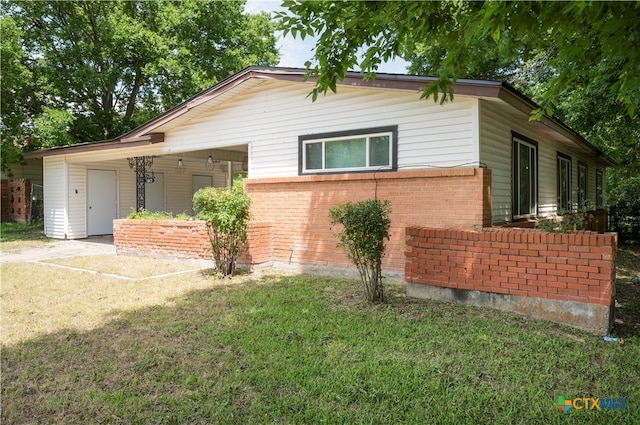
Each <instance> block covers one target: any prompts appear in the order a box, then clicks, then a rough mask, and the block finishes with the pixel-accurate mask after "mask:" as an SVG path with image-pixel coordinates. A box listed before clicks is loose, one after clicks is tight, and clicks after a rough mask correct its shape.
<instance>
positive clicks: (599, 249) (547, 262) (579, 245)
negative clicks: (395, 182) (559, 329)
mask: <svg viewBox="0 0 640 425" xmlns="http://www.w3.org/2000/svg"><path fill="white" fill-rule="evenodd" d="M406 241H407V252H406V256H407V260H406V265H405V279H406V282H407V283H409V284H416V285H414V288H416V289H420V288H419V286H420V285H428V286H435V287H442V288H451V289H452V290H457V291H460V290H462V291H478V292H486V293H492V294H503V295H506V296H514V297H529V298H539V299H545V300H546V301H549V302H552V301H554V300H557V301H560V302H569V303H584V304H592V305H597V306H601V307H597V308H596V310H597V311H598V312H599V313H598V314H600V313H603V312H605V311H608V310H609V308H610V307H611V306H612V305H613V297H614V295H615V272H616V265H615V260H616V251H617V234H615V233H606V234H599V233H596V232H589V231H584V232H575V233H567V234H557V233H548V232H543V231H540V230H534V229H513V228H512V229H504V228H491V229H485V230H483V231H472V230H451V229H435V228H423V227H408V228H407V229H406ZM548 304H549V305H551V304H552V303H548ZM568 305H572V306H574V307H576V305H575V304H564V307H562V308H557V306H554V307H553V309H552V310H553V311H551V312H550V315H547V316H545V318H548V319H550V320H556V321H561V322H567V320H565V319H566V317H565V316H566V315H567V314H566V311H563V310H566V308H567V306H568ZM577 307H578V308H577V309H578V310H580V309H581V307H579V306H577ZM539 308H543V309H544V306H543V307H539ZM556 310H559V311H556ZM578 313H580V312H578ZM587 313H588V314H587ZM587 313H585V314H586V316H589V315H593V312H592V311H590V312H587ZM572 314H573V313H572ZM576 314H577V313H576ZM580 314H582V313H580ZM580 314H577V315H578V316H579V315H580ZM583 316H584V314H583ZM586 316H585V317H586ZM587 319H588V318H587ZM587 319H585V318H584V317H583V319H580V320H587ZM572 320H573V319H572ZM602 320H604V319H602V318H600V319H597V321H598V325H597V326H595V327H594V326H590V325H587V324H585V326H579V327H584V328H588V329H594V328H598V327H600V328H601V327H602V326H603V324H602V323H601V322H602ZM606 320H607V321H610V320H611V317H608V318H607V319H606ZM569 324H572V325H576V323H569ZM578 325H580V323H578Z"/></svg>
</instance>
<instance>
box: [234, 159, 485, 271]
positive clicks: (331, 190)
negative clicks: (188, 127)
mask: <svg viewBox="0 0 640 425" xmlns="http://www.w3.org/2000/svg"><path fill="white" fill-rule="evenodd" d="M490 187H491V171H490V170H488V169H484V168H451V169H428V170H412V171H399V172H394V173H375V174H374V173H362V174H336V175H321V176H296V177H290V178H262V179H245V190H246V192H247V193H248V194H249V196H251V201H252V205H251V212H252V215H253V217H254V219H255V220H256V221H269V222H272V223H273V260H274V261H276V262H283V263H294V264H295V263H297V264H313V265H319V266H339V267H351V266H352V265H351V263H350V262H349V260H348V259H347V257H346V255H345V253H344V251H343V249H341V248H336V242H337V239H336V238H335V236H334V235H333V229H332V228H331V224H330V220H329V209H330V208H331V207H333V206H334V205H336V204H339V203H344V202H347V201H359V200H365V199H373V198H374V197H375V196H376V194H377V197H378V199H387V200H389V201H390V202H391V208H392V214H391V239H390V241H389V242H388V243H387V253H386V256H385V258H384V262H383V267H384V268H385V270H388V271H395V272H402V271H404V264H405V253H404V251H405V236H404V232H405V227H407V226H411V225H422V226H432V227H448V226H457V227H470V226H473V225H478V226H490V225H491V197H490Z"/></svg>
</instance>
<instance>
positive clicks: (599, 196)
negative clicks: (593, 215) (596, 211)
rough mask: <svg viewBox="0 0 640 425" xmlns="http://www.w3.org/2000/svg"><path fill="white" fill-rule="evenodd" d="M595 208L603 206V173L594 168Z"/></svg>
mask: <svg viewBox="0 0 640 425" xmlns="http://www.w3.org/2000/svg"><path fill="white" fill-rule="evenodd" d="M596 208H604V173H603V172H602V171H601V170H596Z"/></svg>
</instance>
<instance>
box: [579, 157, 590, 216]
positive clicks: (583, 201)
mask: <svg viewBox="0 0 640 425" xmlns="http://www.w3.org/2000/svg"><path fill="white" fill-rule="evenodd" d="M588 181H589V168H587V164H585V163H584V162H582V161H578V207H579V208H587V206H588V204H589V203H588V192H587V189H588V187H589V184H588Z"/></svg>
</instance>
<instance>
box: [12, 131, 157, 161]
mask: <svg viewBox="0 0 640 425" xmlns="http://www.w3.org/2000/svg"><path fill="white" fill-rule="evenodd" d="M162 142H164V134H163V133H151V134H148V135H145V136H142V137H138V138H135V139H134V138H130V139H129V140H128V141H126V142H125V141H120V140H110V141H107V142H100V143H81V144H76V145H71V146H59V147H55V148H50V149H43V150H39V151H33V152H25V153H23V154H22V156H23V157H24V159H34V158H43V157H45V156H54V155H61V154H65V155H66V154H74V153H85V152H95V151H101V150H105V149H121V148H122V149H123V148H132V147H139V146H149V145H155V144H157V143H162Z"/></svg>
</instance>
